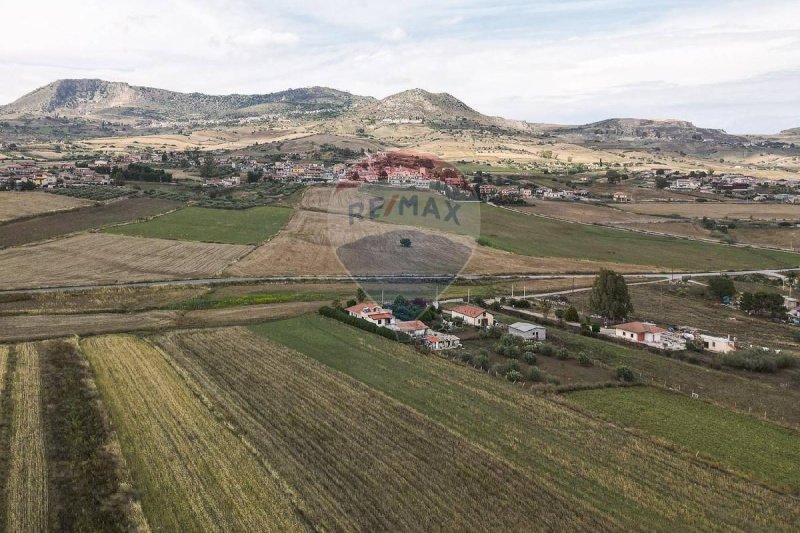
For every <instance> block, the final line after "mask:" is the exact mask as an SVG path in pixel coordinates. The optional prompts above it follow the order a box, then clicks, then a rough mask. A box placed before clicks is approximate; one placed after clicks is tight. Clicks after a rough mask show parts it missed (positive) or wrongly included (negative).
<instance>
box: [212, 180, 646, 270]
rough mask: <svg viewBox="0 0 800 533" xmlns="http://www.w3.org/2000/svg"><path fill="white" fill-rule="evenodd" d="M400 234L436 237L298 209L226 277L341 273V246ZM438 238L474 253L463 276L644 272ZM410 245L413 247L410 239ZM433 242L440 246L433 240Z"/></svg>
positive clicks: (390, 263)
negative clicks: (607, 270)
mask: <svg viewBox="0 0 800 533" xmlns="http://www.w3.org/2000/svg"><path fill="white" fill-rule="evenodd" d="M312 190H314V189H312ZM304 198H305V197H304ZM318 198H319V197H312V200H309V201H307V202H312V201H316V199H318ZM306 205H310V204H309V203H307V204H306ZM398 231H400V232H407V233H410V234H411V233H413V234H419V235H420V237H419V238H420V239H425V237H424V236H422V233H429V234H433V235H435V233H434V232H428V231H424V230H420V229H418V228H412V227H409V226H399V225H393V224H384V223H380V222H372V221H367V220H364V221H360V222H358V223H357V224H354V225H352V226H350V225H349V224H348V217H347V216H346V215H329V214H327V213H323V212H316V211H305V210H299V211H297V212H296V213H295V215H294V216H293V217H292V219H291V220H290V221H289V224H287V226H286V227H285V228H284V229H283V230H281V231H280V232H279V233H278V234H277V235H276V236H275V237H273V238H272V240H271V241H269V242H268V243H266V244H264V245H262V246H259V247H258V248H256V249H255V251H253V252H252V253H250V254H249V255H247V256H246V257H245V258H243V259H242V260H241V261H238V262H237V263H235V264H234V265H233V266H231V267H229V268H228V269H227V270H226V272H227V273H229V274H231V275H239V276H259V275H261V276H265V275H271V274H345V273H346V270H345V268H344V267H343V266H342V263H341V262H340V261H339V259H338V258H337V255H336V251H337V250H338V249H339V248H340V247H343V246H346V245H351V246H352V245H353V243H355V242H357V241H362V239H367V238H369V237H374V236H376V235H384V234H387V233H390V232H398ZM440 236H442V237H444V238H446V240H447V241H448V246H453V247H458V246H459V245H460V246H465V247H467V248H469V249H473V252H472V256H471V259H470V260H469V262H468V263H467V266H466V268H465V270H464V272H468V273H473V274H499V273H536V272H596V271H597V270H599V269H600V268H602V267H604V266H608V267H610V268H615V269H617V270H619V271H621V272H641V271H643V270H648V269H647V268H646V267H641V266H631V265H620V264H606V263H600V262H596V261H581V260H575V259H560V258H538V257H530V256H521V255H516V254H511V253H508V252H504V251H502V250H497V249H494V248H488V247H483V246H480V247H476V244H475V241H474V239H472V238H470V237H466V236H462V235H454V234H440ZM412 241H413V242H415V243H416V242H417V241H416V240H414V239H412ZM363 242H365V241H362V243H363ZM366 242H369V241H366ZM431 242H433V241H431ZM437 242H439V241H438V240H437ZM356 246H358V245H356ZM395 251H396V250H392V253H391V254H390V253H384V257H385V260H384V261H382V262H381V265H382V267H383V268H389V267H391V270H392V271H394V272H397V271H398V267H397V265H398V264H400V263H397V262H395V263H393V261H392V254H394V252H395ZM400 271H402V269H401V270H400Z"/></svg>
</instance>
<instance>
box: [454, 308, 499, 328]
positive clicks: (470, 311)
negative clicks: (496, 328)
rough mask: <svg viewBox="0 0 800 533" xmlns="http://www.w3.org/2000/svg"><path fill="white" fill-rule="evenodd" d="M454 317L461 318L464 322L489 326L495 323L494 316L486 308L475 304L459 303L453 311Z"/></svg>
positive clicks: (471, 324)
mask: <svg viewBox="0 0 800 533" xmlns="http://www.w3.org/2000/svg"><path fill="white" fill-rule="evenodd" d="M452 316H453V318H456V319H457V318H460V319H461V320H462V321H463V322H464V324H467V325H469V326H476V327H479V328H488V327H489V326H491V325H493V324H494V316H492V314H491V313H489V312H488V311H486V310H485V309H481V308H480V307H475V306H474V305H459V306H458V307H456V308H455V309H453V311H452Z"/></svg>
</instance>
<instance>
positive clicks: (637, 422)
mask: <svg viewBox="0 0 800 533" xmlns="http://www.w3.org/2000/svg"><path fill="white" fill-rule="evenodd" d="M567 399H568V400H569V401H570V402H574V403H576V404H578V405H580V406H583V407H585V408H586V409H588V410H589V411H591V412H593V413H598V414H600V415H602V416H605V417H607V418H608V419H609V420H611V421H612V422H615V423H621V424H624V425H626V426H628V427H633V428H636V429H641V430H643V431H645V432H647V433H649V434H651V435H654V436H656V437H659V438H663V439H666V440H668V441H670V442H672V443H674V444H675V445H677V446H680V447H682V448H685V449H687V450H689V451H690V452H695V453H698V454H702V455H704V456H706V457H709V458H710V459H711V460H712V461H719V462H720V463H722V464H724V465H725V467H726V468H728V469H730V470H733V471H737V472H743V473H744V474H745V475H747V476H749V477H751V478H754V479H756V480H758V481H762V482H764V483H767V484H768V485H770V486H772V487H776V488H778V489H781V490H785V491H789V492H792V493H795V494H797V493H800V433H797V432H796V431H792V430H789V429H786V428H782V427H780V426H777V425H775V424H772V423H770V422H765V421H763V420H759V419H757V418H755V417H752V416H747V415H744V414H740V413H734V412H731V411H729V410H727V409H723V408H721V407H717V406H715V405H711V404H708V403H705V402H701V401H697V400H692V399H691V398H688V397H686V396H683V395H681V394H675V393H670V392H666V391H663V390H658V389H654V388H651V387H630V388H621V389H604V390H603V389H601V390H592V391H579V392H574V393H570V394H568V395H567Z"/></svg>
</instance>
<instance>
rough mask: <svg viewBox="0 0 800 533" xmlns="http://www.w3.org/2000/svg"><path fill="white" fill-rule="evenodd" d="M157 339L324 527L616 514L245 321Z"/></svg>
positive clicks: (572, 521) (462, 524) (574, 523)
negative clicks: (561, 490) (572, 501)
mask: <svg viewBox="0 0 800 533" xmlns="http://www.w3.org/2000/svg"><path fill="white" fill-rule="evenodd" d="M157 342H158V344H159V345H160V346H161V347H162V348H164V350H165V351H166V352H167V353H169V355H170V356H172V357H173V358H174V359H175V360H176V363H177V364H178V365H179V366H180V367H182V368H184V369H185V370H186V372H187V373H188V374H189V376H190V377H189V378H188V379H189V381H190V382H192V383H195V384H196V387H197V393H198V394H201V395H204V396H207V397H208V399H209V402H211V403H213V404H214V405H216V406H218V407H219V408H220V409H221V410H222V411H223V412H224V414H225V415H226V417H228V418H229V419H231V420H232V421H233V422H234V424H235V425H236V426H237V427H238V428H239V429H240V430H241V431H242V432H243V433H244V434H245V435H246V437H247V439H248V440H249V441H250V442H252V443H253V444H254V446H255V447H256V449H257V450H258V451H259V453H260V455H261V456H262V457H263V458H264V459H265V460H266V461H268V462H269V463H270V464H271V466H272V467H273V468H274V469H275V470H276V471H277V472H278V474H279V475H280V476H281V477H282V478H284V479H285V480H286V481H287V482H288V483H289V484H290V485H292V487H293V489H294V490H295V491H296V492H297V494H298V496H299V498H300V500H301V501H302V502H303V507H304V510H303V513H304V515H305V516H306V517H308V518H309V520H310V522H311V524H312V525H313V527H314V528H315V529H320V530H325V531H337V530H343V531H413V530H440V529H445V530H454V531H470V530H489V529H495V530H513V529H515V528H516V527H519V524H521V523H524V522H526V521H529V520H536V523H537V524H538V526H539V527H542V528H548V527H550V528H553V527H564V528H569V529H574V528H578V529H584V528H591V529H596V528H600V529H602V528H604V527H609V526H610V524H609V523H606V522H603V521H602V520H598V518H597V517H596V516H595V515H593V514H592V513H588V512H587V513H584V512H583V510H582V509H581V508H580V506H576V507H574V508H572V509H570V508H568V507H566V508H565V504H566V502H565V501H564V500H563V499H562V498H561V497H559V496H556V495H555V494H554V493H553V492H552V491H550V490H548V489H547V488H545V487H541V486H537V485H536V484H535V483H533V482H532V481H531V480H530V479H529V478H527V477H526V476H524V475H522V474H521V473H520V472H519V471H518V470H515V469H512V468H511V467H510V466H509V465H508V464H507V463H505V462H503V461H501V460H499V459H497V458H496V457H495V456H493V455H491V454H489V453H487V452H485V451H484V450H482V449H480V448H478V447H476V446H474V445H472V444H470V443H469V442H468V441H466V440H464V439H462V438H461V437H459V436H457V435H456V434H454V433H451V432H449V431H447V430H445V429H444V428H442V427H441V426H439V425H437V424H434V423H432V422H431V421H430V420H428V419H426V418H425V417H423V416H421V415H419V414H418V413H416V412H414V411H412V410H410V409H408V408H406V407H403V406H402V405H400V404H399V403H396V402H393V401H391V400H388V399H387V398H386V397H385V396H383V395H381V394H379V393H376V392H375V391H373V390H371V389H370V388H368V387H366V386H364V385H362V384H360V383H358V382H356V381H355V380H351V379H349V378H346V377H344V376H342V375H340V374H337V373H333V372H331V371H330V370H329V369H327V368H325V367H324V366H323V365H321V364H319V363H317V362H314V361H312V360H310V359H307V358H305V357H304V356H302V355H301V354H299V353H297V352H295V351H293V350H290V349H288V348H286V347H284V346H281V345H278V344H274V343H271V342H269V341H266V340H262V339H259V338H257V337H255V336H254V335H253V334H252V333H249V332H247V331H246V330H242V329H226V330H217V331H191V332H177V333H173V334H168V335H165V336H162V337H159V338H158V340H157Z"/></svg>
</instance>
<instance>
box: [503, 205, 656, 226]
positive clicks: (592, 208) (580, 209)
mask: <svg viewBox="0 0 800 533" xmlns="http://www.w3.org/2000/svg"><path fill="white" fill-rule="evenodd" d="M533 204H534V205H528V206H520V207H515V209H518V210H520V211H524V212H526V213H535V214H538V215H545V216H550V217H555V218H562V219H564V220H574V221H575V222H585V223H588V224H622V223H636V222H653V221H662V220H663V219H661V218H656V217H650V216H646V215H638V214H636V213H629V212H626V211H621V210H619V209H615V208H613V207H606V206H603V205H593V204H590V203H587V202H562V201H554V200H535V201H534V202H533Z"/></svg>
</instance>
